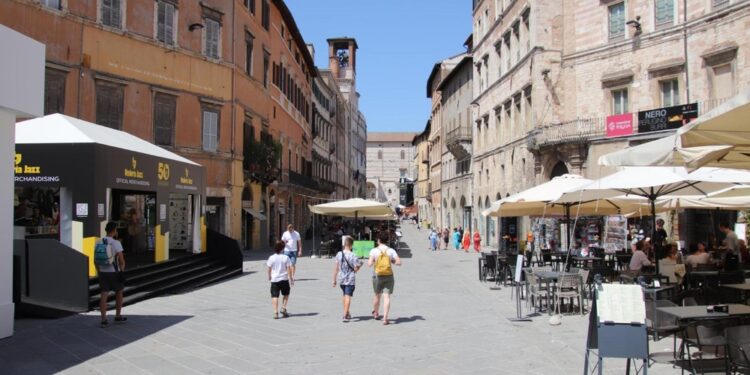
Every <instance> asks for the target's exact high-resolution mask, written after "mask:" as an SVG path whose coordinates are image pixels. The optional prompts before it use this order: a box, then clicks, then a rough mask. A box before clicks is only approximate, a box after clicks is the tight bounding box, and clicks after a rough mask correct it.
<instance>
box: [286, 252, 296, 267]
mask: <svg viewBox="0 0 750 375" xmlns="http://www.w3.org/2000/svg"><path fill="white" fill-rule="evenodd" d="M284 255H286V256H288V257H289V261H290V262H292V265H293V266H294V265H296V264H297V252H296V251H284Z"/></svg>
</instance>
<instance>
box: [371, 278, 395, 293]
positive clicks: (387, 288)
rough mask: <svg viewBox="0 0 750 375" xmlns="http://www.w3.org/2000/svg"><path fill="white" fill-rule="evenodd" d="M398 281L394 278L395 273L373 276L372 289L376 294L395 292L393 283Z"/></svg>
mask: <svg viewBox="0 0 750 375" xmlns="http://www.w3.org/2000/svg"><path fill="white" fill-rule="evenodd" d="M395 283H396V281H395V280H394V279H393V275H390V276H377V275H375V276H373V277H372V289H373V291H375V294H381V293H385V294H393V285H394V284H395Z"/></svg>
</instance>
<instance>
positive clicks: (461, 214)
mask: <svg viewBox="0 0 750 375" xmlns="http://www.w3.org/2000/svg"><path fill="white" fill-rule="evenodd" d="M472 71H473V64H472V58H471V56H470V55H468V54H465V55H463V56H461V59H460V60H459V62H458V64H457V65H456V66H454V67H453V69H451V71H450V72H449V73H448V74H447V75H446V76H445V77H443V79H442V80H441V81H440V84H439V85H438V87H437V90H438V91H440V100H441V111H440V116H441V117H442V121H441V122H442V128H443V134H444V135H443V137H444V144H445V151H444V152H443V155H442V161H441V165H442V172H441V180H442V181H441V187H440V189H441V192H442V194H441V195H442V198H443V201H445V202H446V203H447V204H446V205H444V206H443V220H442V222H443V223H444V225H445V226H447V227H450V228H455V227H459V226H461V227H462V228H464V229H472V228H475V227H476V223H474V222H472V206H473V200H472V197H473V196H472V178H471V156H472V151H473V149H472V128H473V122H472V119H473V116H472V113H471V110H472V108H471V101H472V98H473V94H474V93H473V91H472V75H473V74H472Z"/></svg>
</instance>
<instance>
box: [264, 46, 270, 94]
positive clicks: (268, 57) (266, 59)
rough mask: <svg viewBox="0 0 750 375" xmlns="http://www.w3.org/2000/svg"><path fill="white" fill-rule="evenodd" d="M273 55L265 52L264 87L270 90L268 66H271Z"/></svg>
mask: <svg viewBox="0 0 750 375" xmlns="http://www.w3.org/2000/svg"><path fill="white" fill-rule="evenodd" d="M270 60H271V55H270V54H269V53H268V52H266V51H263V87H265V88H268V66H269V65H270Z"/></svg>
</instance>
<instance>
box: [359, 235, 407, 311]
mask: <svg viewBox="0 0 750 375" xmlns="http://www.w3.org/2000/svg"><path fill="white" fill-rule="evenodd" d="M388 240H389V234H388V232H387V231H381V232H380V233H378V247H376V248H374V249H372V250H370V258H369V259H368V260H367V266H369V267H373V266H374V267H373V268H374V271H375V272H374V273H373V275H372V288H373V291H374V292H375V297H374V298H373V301H372V317H373V318H375V319H378V318H379V317H380V316H379V315H378V311H379V310H380V296H381V295H382V296H383V325H388V311H390V308H391V294H393V286H394V285H395V280H394V279H393V271H392V268H391V267H388V269H387V271H388V272H387V273H389V274H387V273H385V274H379V271H378V268H380V264H379V263H378V262H379V259H380V256H381V254H385V256H387V257H388V258H389V259H388V260H389V261H390V264H391V265H393V264H395V265H397V266H400V265H401V258H399V256H398V253H396V250H393V249H391V248H390V247H388V245H387V243H388ZM385 265H386V266H388V262H386V263H385Z"/></svg>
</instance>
